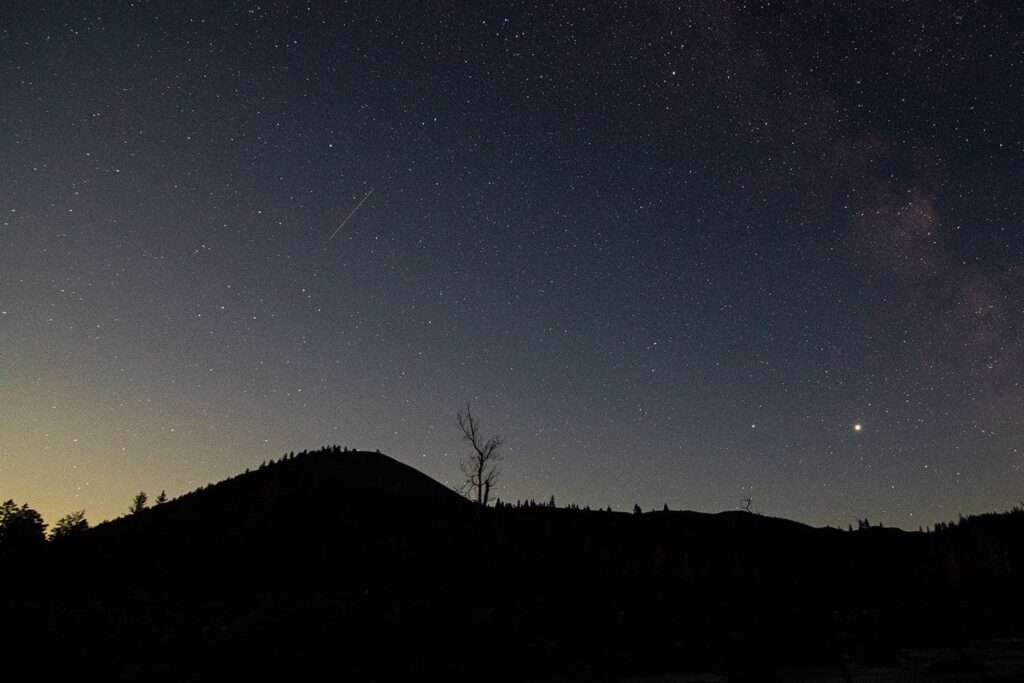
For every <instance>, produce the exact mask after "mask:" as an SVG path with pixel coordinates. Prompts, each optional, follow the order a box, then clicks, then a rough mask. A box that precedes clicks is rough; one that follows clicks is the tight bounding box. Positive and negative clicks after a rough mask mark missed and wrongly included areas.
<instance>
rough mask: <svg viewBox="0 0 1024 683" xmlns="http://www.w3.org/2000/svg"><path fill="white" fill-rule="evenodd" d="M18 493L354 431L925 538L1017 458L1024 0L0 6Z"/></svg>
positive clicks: (6, 395)
mask: <svg viewBox="0 0 1024 683" xmlns="http://www.w3.org/2000/svg"><path fill="white" fill-rule="evenodd" d="M0 19H2V21H0V89H2V91H3V92H4V93H5V96H4V98H3V99H2V101H0V178H3V183H2V185H0V400H2V401H3V405H4V410H3V411H0V435H2V439H0V500H6V499H8V498H11V499H14V500H16V501H18V502H19V503H21V502H27V503H29V504H30V505H32V506H33V507H34V508H35V509H37V510H39V511H40V512H41V513H42V514H43V516H44V517H45V518H46V519H47V520H48V521H50V522H52V521H54V520H56V519H57V518H59V517H60V516H62V515H64V514H67V513H68V512H71V511H73V510H79V509H83V508H84V509H85V510H86V513H87V516H88V517H89V519H90V520H96V521H99V520H101V519H109V518H112V517H114V516H116V515H118V514H121V513H122V512H123V511H124V510H125V509H126V507H127V504H128V502H129V501H130V500H131V497H132V496H133V495H134V494H135V493H137V492H138V491H139V490H140V489H143V490H146V491H149V492H151V493H155V492H158V491H160V490H162V489H163V490H166V491H167V492H168V493H169V494H171V495H178V494H180V493H183V492H185V491H188V490H191V489H194V488H196V487H197V486H199V485H202V484H205V483H208V482H212V481H217V480H220V479H223V478H225V477H227V476H231V475H233V474H235V473H237V472H241V471H243V470H244V469H245V468H247V467H248V468H253V467H256V466H258V465H259V463H260V462H261V461H263V460H268V459H271V458H274V459H276V458H278V457H280V456H281V454H282V453H285V452H289V451H293V450H295V451H298V450H303V449H313V448H316V447H318V446H319V445H321V444H323V443H341V444H364V445H366V446H369V447H371V448H379V449H380V450H382V451H384V452H386V453H392V454H395V455H396V456H397V457H398V458H400V459H401V460H402V461H403V462H406V463H408V464H410V465H414V466H415V467H416V468H417V469H420V470H422V471H424V472H425V473H427V474H428V475H430V476H431V477H433V478H434V479H436V480H438V481H441V482H445V483H449V484H451V485H455V484H456V483H457V482H458V477H459V468H458V460H459V458H460V457H461V456H462V455H463V453H464V446H463V444H462V443H461V442H460V439H459V433H458V429H457V427H456V425H455V414H456V411H458V410H459V408H460V407H461V406H462V405H464V404H465V402H466V401H471V402H472V404H473V406H474V410H475V412H476V413H477V415H478V417H479V419H480V421H481V424H482V426H483V428H484V429H485V430H486V431H487V432H488V433H496V434H501V435H502V436H504V437H505V439H506V444H505V450H504V452H505V455H506V460H505V462H504V463H503V473H502V476H501V478H500V480H499V481H498V482H497V485H496V488H495V490H494V491H493V495H494V496H495V497H500V498H502V499H504V500H516V499H529V498H533V499H536V500H547V499H548V498H549V497H550V496H551V495H554V496H555V497H556V499H557V500H558V501H565V502H567V503H568V502H575V503H577V504H580V505H591V506H592V507H598V506H600V507H604V506H606V505H612V506H613V507H614V508H616V509H619V510H626V511H628V510H630V509H631V508H632V506H633V504H634V503H639V504H640V505H641V506H642V507H643V509H645V510H648V509H652V508H660V507H661V506H662V504H664V503H667V504H668V505H669V507H671V508H672V509H693V510H698V511H719V510H726V509H735V508H737V507H739V506H740V505H741V501H743V500H744V499H747V498H752V499H753V501H754V503H753V504H754V506H755V507H756V508H757V509H758V510H760V511H761V512H762V513H764V514H766V515H771V516H777V517H783V518H787V519H793V520H797V521H801V522H804V523H807V524H810V525H813V526H825V525H828V526H839V527H841V528H846V526H847V525H848V524H851V523H853V524H856V520H857V519H861V518H865V517H866V518H869V519H871V520H873V521H874V520H877V521H880V522H882V523H884V524H885V525H886V526H891V527H900V528H905V529H909V530H915V529H917V528H918V527H919V526H929V525H932V524H934V523H936V522H940V521H949V520H956V519H957V518H958V517H959V516H960V515H969V514H976V513H984V512H990V511H1002V510H1007V509H1010V508H1012V507H1014V506H1015V505H1018V504H1019V501H1020V497H1021V494H1020V491H1021V490H1024V472H1022V467H1021V466H1022V456H1024V453H1022V449H1024V383H1022V381H1021V377H1024V310H1022V303H1021V302H1024V277H1022V276H1024V271H1022V268H1024V231H1022V226H1024V187H1022V181H1021V174H1020V169H1021V168H1024V138H1022V136H1021V129H1020V126H1019V114H1018V112H1019V111H1021V110H1024V102H1022V93H1021V89H1020V83H1021V82H1022V77H1024V64H1022V62H1021V54H1022V50H1021V42H1020V36H1021V35H1022V34H1024V10H1022V9H1021V8H1020V7H1016V6H1014V7H1011V8H1006V7H1001V6H990V5H987V4H984V3H974V2H952V3H943V4H942V5H941V6H938V7H936V6H933V4H931V3H928V4H920V3H903V4H897V3H892V4H889V3H872V4H870V5H865V6H861V4H859V3H844V2H826V3H813V4H808V3H805V2H797V1H795V0H792V1H791V0H783V2H773V3H757V2H754V3H740V2H729V1H726V0H687V1H686V2H683V3H681V4H679V5H676V6H673V7H671V8H670V7H668V6H661V5H656V6H650V7H647V6H645V7H628V6H621V7H620V6H610V5H604V4H602V5H600V6H592V5H590V4H587V3H557V4H555V5H553V6H547V5H543V4H542V5H539V6H538V5H532V4H526V5H513V6H509V7H501V8H496V7H491V6H461V5H456V6H449V5H445V4H438V5H431V4H422V5H416V6H415V7H408V6H406V4H405V3H387V2H384V3H381V2H373V3H370V2H367V3H354V4H352V5H346V6H337V5H335V4H333V3H328V4H318V3H304V4H296V3H280V4H274V5H273V6H269V7H268V6H263V5H248V4H242V5H233V6H225V5H221V4H217V5H215V6H210V5H209V3H205V4H204V3H177V4H175V5H174V6H171V7H153V6H149V5H145V6H137V5H133V4H130V3H84V4H83V3H80V2H74V3H72V2H67V1H64V2H56V3H48V4H46V5H45V6H19V7H14V6H11V7H8V8H5V9H0Z"/></svg>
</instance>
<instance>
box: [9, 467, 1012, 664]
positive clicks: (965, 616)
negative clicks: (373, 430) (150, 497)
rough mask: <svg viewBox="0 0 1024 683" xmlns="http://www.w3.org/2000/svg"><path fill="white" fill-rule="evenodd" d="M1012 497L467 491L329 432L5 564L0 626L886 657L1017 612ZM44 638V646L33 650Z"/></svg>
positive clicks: (479, 655) (212, 659)
mask: <svg viewBox="0 0 1024 683" xmlns="http://www.w3.org/2000/svg"><path fill="white" fill-rule="evenodd" d="M1022 518H1024V515H1022V514H1020V513H1011V514H1007V515H998V516H985V517H983V518H972V519H968V520H964V521H963V522H962V523H960V524H957V525H951V526H949V527H948V528H943V529H941V530H940V531H939V532H937V533H930V534H923V533H907V532H903V531H899V530H893V529H880V528H875V527H873V528H868V529H863V530H860V531H856V532H842V531H839V530H836V529H814V528H811V527H808V526H805V525H802V524H798V523H795V522H791V521H788V520H782V519H774V518H769V517H763V516H760V515H756V514H750V513H746V512H725V513H720V514H714V515H710V514H700V513H695V512H669V511H664V512H652V513H644V514H626V513H615V512H601V511H589V510H579V509H559V508H552V507H547V506H527V507H520V508H515V507H511V506H506V505H503V506H500V507H499V508H481V507H479V506H477V505H473V504H470V503H469V502H467V501H466V500H465V499H463V498H462V497H461V496H459V495H457V494H456V493H454V492H452V491H451V490H449V489H448V488H446V487H444V486H442V485H441V484H438V483H437V482H435V481H433V480H431V479H430V478H429V477H426V476H425V475H423V474H421V473H419V472H417V471H416V470H414V469H412V468H410V467H407V466H405V465H402V464H401V463H398V462H396V461H395V460H392V459H391V458H388V457H387V456H384V455H381V454H379V453H369V452H345V451H342V450H340V449H337V448H331V449H325V450H323V451H320V452H316V453H308V454H307V453H303V454H299V455H296V456H286V457H285V458H284V459H282V460H281V461H280V462H276V463H271V464H267V465H266V466H264V467H261V468H259V469H257V470H255V471H252V472H247V473H245V474H241V475H239V476H237V477H233V478H231V479H228V480H226V481H223V482H220V483H218V484H215V485H212V486H208V487H205V488H202V489H201V490H198V491H195V492H192V493H190V494H187V495H185V496H182V497H180V498H178V499H175V500H172V501H169V502H166V503H164V504H162V505H159V506H157V507H154V508H150V509H147V510H144V511H142V512H139V513H136V514H133V515H130V516H126V517H124V518H121V519H118V520H114V521H112V522H108V523H105V524H101V525H99V526H97V527H96V528H94V529H91V530H89V531H88V532H85V533H84V534H82V535H81V536H79V537H77V538H76V539H75V540H74V542H66V543H58V544H51V545H50V547H48V548H47V549H46V552H45V553H43V554H41V555H36V556H34V557H32V558H28V557H26V558H23V561H22V562H20V563H17V564H12V563H10V562H8V563H7V568H6V569H5V570H4V573H2V574H0V576H2V583H0V591H2V592H0V600H2V601H3V604H2V605H0V606H3V607H4V608H5V614H6V615H9V618H7V619H6V621H5V626H3V628H4V629H5V631H4V632H2V633H0V642H3V643H6V644H8V645H10V646H11V647H12V650H11V651H13V652H18V653H21V655H24V656H30V655H32V654H35V657H33V658H32V659H31V660H30V661H31V662H33V665H34V666H36V667H39V666H44V668H46V667H52V668H55V669H57V670H58V671H57V673H60V672H62V671H63V672H64V673H68V672H70V670H72V669H73V670H74V672H75V675H76V676H77V677H78V679H79V680H83V679H84V680H90V679H95V680H101V679H102V680H109V679H110V678H127V679H141V678H146V679H147V680H152V679H154V678H155V679H162V680H176V679H181V680H195V679H213V678H233V677H239V676H242V677H265V676H266V675H279V676H284V677H295V676H299V677H303V676H307V675H312V672H314V671H316V670H318V668H319V667H323V666H329V667H330V670H331V671H333V672H335V673H337V674H338V675H351V676H355V677H360V678H367V679H371V680H372V679H375V678H376V679H379V678H391V677H394V676H406V675H412V674H416V675H419V676H427V675H435V676H439V677H441V679H442V680H470V679H472V680H478V679H479V678H480V677H486V678H490V679H498V680H521V679H532V678H543V677H546V676H564V677H569V678H570V679H574V680H584V679H591V678H594V677H596V678H598V679H601V680H605V679H609V678H614V677H615V676H618V675H626V674H630V675H635V674H642V673H651V672H664V671H682V670H705V671H717V672H719V673H721V674H723V675H732V676H740V675H746V674H749V673H751V672H754V673H757V672H761V673H762V674H764V673H765V672H769V671H774V670H778V669H781V668H784V667H791V666H812V665H813V666H824V667H843V666H845V665H846V662H850V661H866V662H881V663H886V662H888V663H889V664H892V662H899V661H900V656H901V654H900V653H901V652H903V651H904V650H905V648H909V647H914V646H920V645H929V646H932V645H950V646H956V647H962V646H963V645H964V644H965V643H967V642H968V641H969V640H970V639H972V638H978V637H985V636H989V635H993V634H1012V633H1015V632H1016V630H1017V629H1018V628H1019V627H1020V625H1021V620H1020V618H1019V617H1018V615H1019V614H1020V607H1021V606H1022V605H1024V600H1022V590H1021V586H1022V578H1024V576H1022V572H1024V561H1022V559H1024V553H1022V550H1024V533H1022V531H1024V524H1022ZM54 642H60V643H62V648H63V652H64V655H66V656H63V657H62V658H59V659H53V658H47V657H45V649H46V648H45V647H40V646H41V645H42V644H48V643H54ZM34 671H36V673H38V670H36V669H34ZM837 671H838V669H837ZM480 672H486V675H484V674H482V673H480ZM745 672H746V673H745ZM765 675H767V674H765ZM602 677H605V678H602ZM943 680H949V679H943Z"/></svg>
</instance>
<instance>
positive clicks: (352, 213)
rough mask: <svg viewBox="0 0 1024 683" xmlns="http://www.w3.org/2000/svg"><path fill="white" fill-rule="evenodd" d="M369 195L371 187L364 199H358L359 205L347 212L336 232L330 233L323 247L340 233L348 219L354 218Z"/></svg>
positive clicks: (371, 190)
mask: <svg viewBox="0 0 1024 683" xmlns="http://www.w3.org/2000/svg"><path fill="white" fill-rule="evenodd" d="M371 194H373V188H372V187H371V188H370V191H369V192H367V193H366V196H365V197H363V198H362V199H360V200H359V203H358V204H356V208H354V209H352V210H351V211H349V212H348V215H347V216H345V220H343V221H342V222H341V225H339V226H338V227H337V229H336V230H335V231H334V232H332V233H331V236H330V237H328V238H327V241H326V242H324V246H325V247H326V246H327V245H328V244H330V242H331V240H333V239H334V236H335V235H337V234H338V232H339V231H340V230H341V229H342V228H344V227H345V224H346V223H348V219H349V218H352V216H354V215H355V213H356V211H358V210H359V207H360V206H362V205H363V202H365V201H366V200H367V199H369V198H370V195H371Z"/></svg>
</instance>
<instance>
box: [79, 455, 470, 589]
mask: <svg viewBox="0 0 1024 683" xmlns="http://www.w3.org/2000/svg"><path fill="white" fill-rule="evenodd" d="M469 509H470V504H469V502H468V501H466V500H465V498H463V497H462V496H460V495H459V494H457V493H456V492H454V491H452V490H451V489H449V488H447V487H446V486H443V485H442V484H439V483H438V482H436V481H434V480H433V479H431V478H430V477H428V476H426V475H424V474H423V473H421V472H419V471H417V470H415V469H413V468H412V467H409V466H408V465H404V464H402V463H400V462H398V461H396V460H394V459H392V458H390V457H388V456H386V455H382V454H380V453H371V452H366V451H342V450H341V449H339V448H329V449H324V450H322V451H318V452H314V453H300V454H298V455H296V456H294V457H290V458H285V459H282V460H281V461H279V462H274V463H271V464H269V465H266V466H263V467H260V468H259V469H257V470H255V471H252V472H246V473H244V474H241V475H238V476H236V477H232V478H230V479H227V480H225V481H222V482H219V483H217V484H214V485H211V486H208V487H205V488H202V489H200V490H197V491H193V492H192V493H189V494H186V495H184V496H181V497H180V498H176V499H174V500H172V501H169V502H167V503H165V504H163V505H160V506H156V507H153V508H150V509H148V510H144V511H142V512H141V513H138V514H135V515H130V516H126V517H122V518H119V519H116V520H113V521H111V522H106V523H104V524H101V525H99V526H97V527H96V528H95V529H92V530H91V531H90V532H89V533H88V534H87V535H86V537H84V538H83V539H81V543H79V544H78V546H79V547H77V548H76V549H75V552H77V553H80V554H87V555H89V556H90V557H91V558H92V560H93V561H92V562H91V563H90V566H91V567H92V568H93V569H92V571H91V573H92V576H91V578H92V579H93V580H94V581H96V582H98V583H104V582H109V581H114V582H116V583H118V584H119V585H123V584H124V583H125V582H130V583H136V584H140V585H147V584H149V583H151V582H153V581H154V580H159V581H160V582H161V585H164V586H171V587H176V588H184V589H188V590H223V589H225V588H226V587H230V588H231V589H237V588H238V587H240V586H251V585H253V584H257V583H259V582H263V581H265V580H266V577H267V576H268V575H272V576H276V577H278V578H279V579H281V580H292V579H296V577H299V576H301V580H302V581H305V582H308V581H311V580H314V581H315V580H322V579H324V578H326V577H328V576H329V577H331V578H332V580H334V579H337V578H340V577H342V576H345V577H348V578H353V577H355V576H357V575H359V576H362V577H363V578H364V579H365V578H368V577H376V578H377V579H381V578H386V577H387V576H390V575H391V574H393V572H394V570H395V568H396V567H398V566H400V563H401V562H402V561H404V560H405V559H407V558H409V557H413V556H425V555H429V556H432V557H438V556H442V555H444V554H445V553H447V552H450V551H452V550H454V548H450V547H448V546H449V544H448V541H447V537H446V535H445V534H444V533H443V529H442V526H443V525H444V524H446V523H448V522H450V520H451V519H452V517H453V516H456V515H458V514H459V513H460V512H462V513H466V512H468V511H469ZM425 543H429V544H430V546H429V547H425V546H424V544H425ZM140 554H141V555H144V556H147V557H152V558H153V560H154V561H153V562H148V563H146V564H144V565H142V566H140V567H138V569H137V570H136V571H134V572H132V573H131V574H129V575H127V576H125V575H124V574H123V573H122V572H119V571H112V570H114V569H115V568H117V567H118V566H124V565H125V564H127V563H130V562H131V558H132V557H137V556H139V555H140Z"/></svg>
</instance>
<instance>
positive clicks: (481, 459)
mask: <svg viewBox="0 0 1024 683" xmlns="http://www.w3.org/2000/svg"><path fill="white" fill-rule="evenodd" d="M456 423H457V424H458V426H459V430H460V431H461V432H462V440H463V441H466V442H467V443H469V445H470V447H471V448H472V449H473V452H472V453H471V454H469V455H467V456H466V457H465V458H463V459H462V461H460V462H459V469H461V470H462V474H463V476H465V477H466V479H465V481H464V482H463V483H462V485H461V486H460V487H459V490H460V491H462V493H463V494H464V495H466V496H467V497H468V498H470V499H473V498H474V497H475V498H476V502H477V503H479V504H480V505H487V502H488V500H489V499H490V494H491V488H492V487H493V486H494V484H495V482H497V480H498V474H499V470H498V467H497V463H498V462H500V461H501V459H502V455H501V454H500V453H499V452H498V451H499V449H500V448H501V446H502V444H503V443H504V440H503V439H502V438H501V436H499V435H497V434H496V435H494V436H492V437H490V438H489V439H486V440H484V438H483V437H482V436H481V435H480V428H479V426H478V425H477V422H476V420H475V419H474V418H473V411H472V409H471V408H470V406H469V403H466V411H465V413H463V412H462V411H459V413H458V414H457V415H456Z"/></svg>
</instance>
